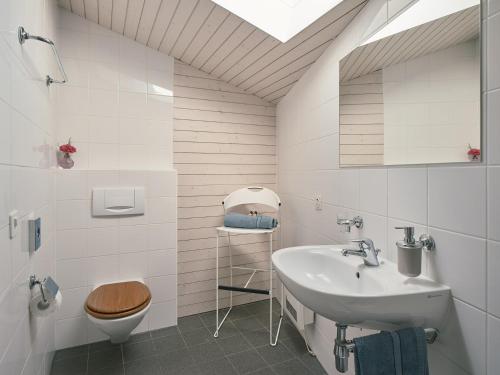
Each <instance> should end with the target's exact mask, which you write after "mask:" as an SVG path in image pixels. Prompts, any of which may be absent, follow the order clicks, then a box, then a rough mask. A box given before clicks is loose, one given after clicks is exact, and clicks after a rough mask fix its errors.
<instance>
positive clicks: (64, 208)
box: [55, 9, 177, 349]
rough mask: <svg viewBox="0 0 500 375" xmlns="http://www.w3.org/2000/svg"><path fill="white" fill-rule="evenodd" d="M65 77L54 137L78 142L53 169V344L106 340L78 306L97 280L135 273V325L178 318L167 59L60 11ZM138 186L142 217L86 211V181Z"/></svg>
mask: <svg viewBox="0 0 500 375" xmlns="http://www.w3.org/2000/svg"><path fill="white" fill-rule="evenodd" d="M59 12H60V23H59V30H58V35H57V37H58V38H57V42H58V45H59V46H61V48H60V49H61V54H62V56H63V63H64V66H65V67H67V73H68V78H69V81H68V84H67V85H64V86H61V87H59V90H58V98H57V104H58V108H59V111H58V113H57V119H58V126H57V133H56V134H57V141H58V142H59V143H65V142H66V141H67V139H68V138H69V137H71V138H72V141H73V143H74V144H75V146H76V147H77V148H78V152H77V153H76V155H75V157H74V159H75V168H74V169H72V170H62V169H58V170H57V173H56V182H55V185H56V186H55V190H56V207H55V225H56V276H57V280H58V281H59V283H60V285H61V288H62V293H63V296H64V300H63V305H62V307H61V310H60V311H59V312H58V314H57V317H56V324H55V346H56V348H57V349H60V348H64V347H71V346H76V345H80V344H83V343H88V342H93V341H98V340H104V339H106V336H104V335H103V334H102V333H100V332H99V331H98V330H97V328H96V327H95V326H94V325H93V324H92V323H90V321H88V319H87V317H86V314H85V312H84V310H83V304H84V302H85V299H86V298H87V296H88V294H89V292H90V291H91V290H92V288H93V287H95V286H96V285H98V284H102V283H109V282H116V281H120V280H130V279H134V278H141V279H143V280H145V282H146V284H147V285H148V286H149V288H150V290H151V293H152V303H153V304H152V306H151V309H150V310H149V312H148V314H147V315H146V317H145V318H144V320H143V321H142V323H141V324H140V325H139V327H137V329H136V332H141V331H144V330H148V329H158V328H161V327H166V326H171V325H175V324H176V323H177V233H176V232H177V174H176V172H175V171H174V170H173V169H172V132H173V113H172V90H173V59H172V58H171V57H169V56H167V55H164V54H160V53H159V52H156V51H154V50H152V49H150V48H147V47H145V46H143V45H140V44H138V43H135V42H133V41H130V40H128V39H126V38H125V37H123V36H121V35H118V34H115V33H112V32H111V31H108V30H105V29H103V28H101V27H100V26H98V25H95V24H93V23H91V22H89V21H86V20H84V19H82V18H81V17H78V16H76V15H73V14H70V13H68V12H67V11H65V10H62V9H61V10H59ZM113 186H123V187H130V186H144V187H145V194H146V210H145V215H140V216H131V217H120V218H117V217H92V215H91V196H92V195H91V192H92V188H94V187H113Z"/></svg>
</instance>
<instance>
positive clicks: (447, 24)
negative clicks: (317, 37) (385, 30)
mask: <svg viewBox="0 0 500 375" xmlns="http://www.w3.org/2000/svg"><path fill="white" fill-rule="evenodd" d="M480 29H481V12H480V9H479V5H476V6H473V7H470V8H467V9H464V10H462V11H460V12H456V13H453V14H450V15H449V16H446V17H442V18H439V19H437V20H435V21H431V22H428V23H425V24H423V25H420V26H417V27H414V28H412V29H409V30H406V31H403V32H401V33H398V34H395V35H392V36H389V37H387V38H384V39H380V40H379V41H377V42H373V43H370V44H366V45H365V46H362V47H359V48H357V49H355V50H354V51H353V52H352V53H350V54H349V55H348V56H346V57H345V58H344V59H342V61H341V62H340V77H341V81H342V82H347V81H349V80H352V79H355V78H357V77H361V76H363V75H366V74H369V73H372V72H375V71H377V70H380V69H383V68H386V67H388V66H391V65H395V64H399V63H402V62H404V61H408V60H411V59H415V58H417V57H419V56H424V55H427V54H429V53H432V52H436V51H439V50H442V49H446V48H448V47H451V46H454V45H456V44H459V43H463V42H466V41H468V40H471V39H474V38H477V37H478V36H479V33H480Z"/></svg>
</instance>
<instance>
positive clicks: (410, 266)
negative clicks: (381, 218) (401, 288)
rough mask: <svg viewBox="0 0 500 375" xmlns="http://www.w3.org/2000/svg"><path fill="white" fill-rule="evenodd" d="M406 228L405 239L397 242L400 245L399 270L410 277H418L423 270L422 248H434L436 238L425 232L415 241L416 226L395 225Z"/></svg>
mask: <svg viewBox="0 0 500 375" xmlns="http://www.w3.org/2000/svg"><path fill="white" fill-rule="evenodd" d="M395 229H402V230H404V239H403V240H402V241H398V242H396V246H397V247H398V271H399V272H400V273H401V274H403V275H406V276H408V277H417V276H418V275H420V273H421V272H422V249H425V250H433V249H434V240H433V239H432V237H431V236H429V235H426V234H423V235H421V236H420V238H419V240H418V241H415V228H414V227H395Z"/></svg>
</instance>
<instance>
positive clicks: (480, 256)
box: [427, 228, 486, 310]
mask: <svg viewBox="0 0 500 375" xmlns="http://www.w3.org/2000/svg"><path fill="white" fill-rule="evenodd" d="M429 234H430V235H431V236H432V237H433V238H434V240H435V241H436V249H435V251H432V252H430V253H429V254H427V259H428V267H429V268H428V271H427V272H428V276H430V277H431V278H432V279H434V280H436V281H438V282H440V283H443V284H445V285H448V286H449V287H451V289H452V294H453V296H454V297H457V298H459V299H461V300H462V301H465V302H467V303H469V304H471V305H474V306H476V307H478V308H480V309H482V310H484V309H486V275H485V272H484V270H485V269H486V240H483V239H480V238H476V237H470V236H463V235H460V234H457V233H453V232H447V231H442V230H438V229H434V228H430V229H429ZM464 275H467V277H464Z"/></svg>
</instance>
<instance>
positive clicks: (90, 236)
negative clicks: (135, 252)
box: [87, 226, 119, 256]
mask: <svg viewBox="0 0 500 375" xmlns="http://www.w3.org/2000/svg"><path fill="white" fill-rule="evenodd" d="M118 236H119V235H118V227H117V226H107V227H101V228H91V229H89V230H88V231H87V241H88V250H87V255H88V256H100V255H111V254H118V252H119V246H118V242H119V241H118Z"/></svg>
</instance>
